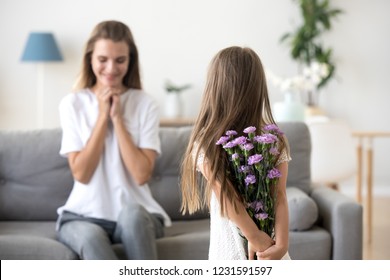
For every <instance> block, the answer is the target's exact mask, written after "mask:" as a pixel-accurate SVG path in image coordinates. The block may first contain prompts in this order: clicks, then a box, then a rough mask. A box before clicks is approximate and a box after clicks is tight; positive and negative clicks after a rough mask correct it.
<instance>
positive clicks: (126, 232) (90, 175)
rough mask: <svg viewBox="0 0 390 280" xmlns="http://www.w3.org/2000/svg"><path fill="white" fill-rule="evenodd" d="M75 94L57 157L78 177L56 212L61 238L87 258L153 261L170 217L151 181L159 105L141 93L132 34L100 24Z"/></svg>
mask: <svg viewBox="0 0 390 280" xmlns="http://www.w3.org/2000/svg"><path fill="white" fill-rule="evenodd" d="M76 89H77V90H76V92H74V93H70V94H68V95H67V96H65V97H64V98H63V100H62V101H61V103H60V119H61V126H62V131H63V136H62V144H61V150H60V154H61V155H63V156H66V157H67V158H68V161H69V165H70V169H71V171H72V174H73V177H74V180H75V182H74V186H73V190H72V192H71V194H70V196H69V198H68V201H67V202H66V204H65V205H64V206H62V207H60V208H59V209H58V214H59V219H58V235H59V239H60V240H61V241H62V242H63V243H65V244H66V245H68V246H69V247H70V248H72V249H73V250H74V251H75V252H76V253H78V254H79V256H80V257H81V258H82V259H116V258H117V256H116V254H115V253H114V251H113V249H112V246H111V244H112V243H122V244H123V246H124V249H125V252H126V255H127V258H128V259H156V258H157V249H156V241H155V239H156V238H158V237H161V236H162V235H163V226H164V225H165V226H168V225H170V219H169V217H168V216H167V214H166V213H165V211H164V210H163V209H162V208H161V206H160V205H159V204H158V203H157V202H156V201H155V200H154V199H153V197H152V195H151V192H150V190H149V187H148V185H147V184H146V182H147V181H148V179H149V178H150V176H151V173H152V170H153V167H154V162H155V159H156V156H157V155H158V154H159V153H160V141H159V136H158V127H159V116H158V107H157V105H156V103H155V101H154V100H153V99H151V97H150V96H149V95H147V94H146V93H145V92H143V91H142V89H141V81H140V74H139V62H138V51H137V47H136V45H135V43H134V39H133V36H132V34H131V32H130V29H129V28H128V27H127V26H126V25H125V24H123V23H121V22H117V21H105V22H101V23H100V24H98V25H97V26H96V27H95V29H94V30H93V32H92V34H91V37H90V38H89V40H88V42H87V45H86V49H85V53H84V59H83V65H82V70H81V74H80V77H79V81H78V84H77V86H76Z"/></svg>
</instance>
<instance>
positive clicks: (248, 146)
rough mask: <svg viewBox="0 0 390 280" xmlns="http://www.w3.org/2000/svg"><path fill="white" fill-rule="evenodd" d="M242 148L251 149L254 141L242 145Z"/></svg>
mask: <svg viewBox="0 0 390 280" xmlns="http://www.w3.org/2000/svg"><path fill="white" fill-rule="evenodd" d="M241 148H242V149H243V150H245V151H250V150H252V149H253V148H254V146H253V144H252V143H246V144H244V145H241Z"/></svg>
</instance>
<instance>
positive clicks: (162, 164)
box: [149, 126, 209, 221]
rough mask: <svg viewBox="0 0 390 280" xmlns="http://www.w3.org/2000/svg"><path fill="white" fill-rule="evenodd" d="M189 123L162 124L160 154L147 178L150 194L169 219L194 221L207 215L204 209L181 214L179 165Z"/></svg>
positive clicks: (187, 135) (190, 127) (189, 127)
mask: <svg viewBox="0 0 390 280" xmlns="http://www.w3.org/2000/svg"><path fill="white" fill-rule="evenodd" d="M191 131H192V126H184V127H161V128H160V139H161V155H160V156H159V157H158V158H157V160H156V165H155V168H154V171H153V175H152V178H151V180H150V181H149V186H150V189H151V191H152V193H153V197H154V198H155V199H156V200H157V201H158V202H159V203H160V204H161V206H162V207H163V208H164V209H165V211H166V212H167V213H168V215H169V217H170V218H171V219H172V220H174V221H175V220H193V219H204V218H208V217H209V213H208V211H207V210H204V211H199V212H197V213H195V214H192V215H189V214H186V215H182V214H181V213H180V208H181V190H180V167H181V163H182V159H183V155H184V153H185V150H186V148H187V145H188V142H189V138H190V135H191Z"/></svg>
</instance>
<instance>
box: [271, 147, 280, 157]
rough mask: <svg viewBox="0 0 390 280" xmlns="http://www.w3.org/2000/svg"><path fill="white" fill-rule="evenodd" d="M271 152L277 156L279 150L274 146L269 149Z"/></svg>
mask: <svg viewBox="0 0 390 280" xmlns="http://www.w3.org/2000/svg"><path fill="white" fill-rule="evenodd" d="M269 153H270V154H271V155H274V156H277V155H278V154H279V151H278V149H276V148H275V147H272V148H271V149H269Z"/></svg>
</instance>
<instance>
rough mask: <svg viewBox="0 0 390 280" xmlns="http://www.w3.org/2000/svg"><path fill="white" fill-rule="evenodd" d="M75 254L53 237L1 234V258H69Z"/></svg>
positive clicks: (72, 257)
mask: <svg viewBox="0 0 390 280" xmlns="http://www.w3.org/2000/svg"><path fill="white" fill-rule="evenodd" d="M77 258H78V257H77V255H76V254H75V253H74V252H73V251H72V250H71V249H69V248H68V247H66V246H65V245H64V244H62V243H60V242H59V241H56V240H54V239H50V238H46V237H41V236H34V235H29V234H28V233H26V235H1V236H0V259H1V260H69V259H77Z"/></svg>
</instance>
